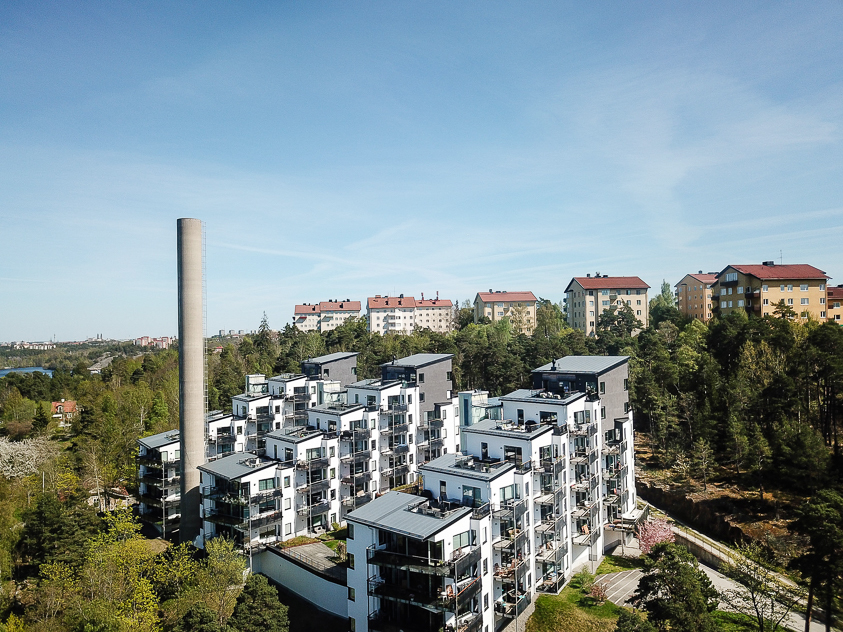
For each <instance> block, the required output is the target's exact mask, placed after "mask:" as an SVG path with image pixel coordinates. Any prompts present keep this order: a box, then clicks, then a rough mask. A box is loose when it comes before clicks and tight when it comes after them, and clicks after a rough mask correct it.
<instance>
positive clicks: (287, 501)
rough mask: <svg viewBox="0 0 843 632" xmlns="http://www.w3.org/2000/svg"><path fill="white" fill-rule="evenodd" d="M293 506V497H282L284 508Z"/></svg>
mask: <svg viewBox="0 0 843 632" xmlns="http://www.w3.org/2000/svg"><path fill="white" fill-rule="evenodd" d="M292 508H293V499H292V498H285V499H284V509H292Z"/></svg>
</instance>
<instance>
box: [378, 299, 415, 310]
mask: <svg viewBox="0 0 843 632" xmlns="http://www.w3.org/2000/svg"><path fill="white" fill-rule="evenodd" d="M367 305H368V306H369V309H389V308H393V307H415V306H416V299H415V298H413V297H412V296H405V297H404V298H401V297H399V296H370V297H369V298H368V301H367Z"/></svg>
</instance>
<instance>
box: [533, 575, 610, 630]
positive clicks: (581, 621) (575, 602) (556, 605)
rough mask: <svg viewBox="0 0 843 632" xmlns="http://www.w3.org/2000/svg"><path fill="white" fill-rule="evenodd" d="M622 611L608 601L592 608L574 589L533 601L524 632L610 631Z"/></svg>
mask: <svg viewBox="0 0 843 632" xmlns="http://www.w3.org/2000/svg"><path fill="white" fill-rule="evenodd" d="M621 611H622V608H620V607H618V606H616V605H615V604H613V603H612V602H611V601H607V602H605V603H603V604H602V605H599V606H598V605H596V604H595V603H594V601H593V600H592V599H591V598H590V597H587V596H585V595H583V593H582V591H581V590H579V589H578V588H573V587H571V586H567V587H565V588H564V589H563V590H562V592H561V593H559V594H558V595H541V596H539V597H537V598H536V609H535V611H534V612H533V614H532V616H531V617H530V619H529V620H528V621H527V627H526V632H612V630H614V629H615V624H616V623H617V620H618V616H620V613H621Z"/></svg>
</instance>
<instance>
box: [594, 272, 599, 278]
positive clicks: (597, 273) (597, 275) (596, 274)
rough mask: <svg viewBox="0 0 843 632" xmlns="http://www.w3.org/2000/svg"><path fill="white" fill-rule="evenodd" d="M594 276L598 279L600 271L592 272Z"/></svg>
mask: <svg viewBox="0 0 843 632" xmlns="http://www.w3.org/2000/svg"><path fill="white" fill-rule="evenodd" d="M594 276H595V277H596V278H598V279H599V278H600V272H599V271H598V272H596V273H595V274H594Z"/></svg>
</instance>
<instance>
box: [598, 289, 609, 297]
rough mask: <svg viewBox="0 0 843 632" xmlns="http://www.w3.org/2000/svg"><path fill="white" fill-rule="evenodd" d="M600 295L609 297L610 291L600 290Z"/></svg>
mask: <svg viewBox="0 0 843 632" xmlns="http://www.w3.org/2000/svg"><path fill="white" fill-rule="evenodd" d="M600 293H601V294H602V295H603V296H609V290H600Z"/></svg>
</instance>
